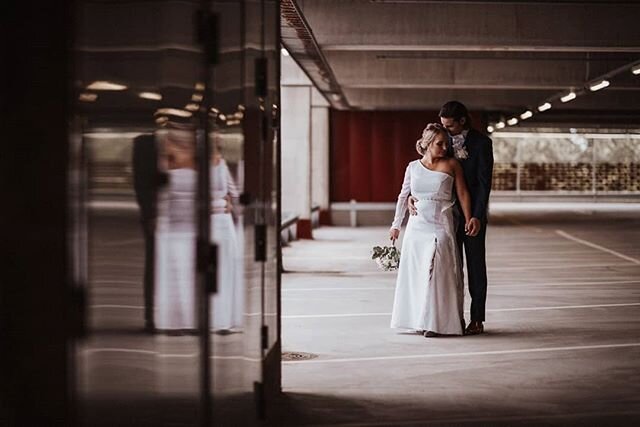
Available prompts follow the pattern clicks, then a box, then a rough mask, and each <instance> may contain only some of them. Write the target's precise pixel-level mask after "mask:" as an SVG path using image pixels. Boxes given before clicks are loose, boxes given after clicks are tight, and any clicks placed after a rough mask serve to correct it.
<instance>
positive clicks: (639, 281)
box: [282, 280, 640, 292]
mask: <svg viewBox="0 0 640 427" xmlns="http://www.w3.org/2000/svg"><path fill="white" fill-rule="evenodd" d="M633 283H640V280H618V281H603V282H546V283H511V284H495V285H493V284H489V289H493V288H522V287H524V286H581V285H626V284H633ZM393 290H395V286H386V287H383V286H378V287H369V288H365V287H361V288H358V287H347V286H345V287H341V288H294V287H291V288H283V289H282V292H310V291H393Z"/></svg>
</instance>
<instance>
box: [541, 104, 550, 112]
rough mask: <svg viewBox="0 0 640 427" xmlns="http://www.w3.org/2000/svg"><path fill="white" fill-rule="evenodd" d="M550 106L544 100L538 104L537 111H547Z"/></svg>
mask: <svg viewBox="0 0 640 427" xmlns="http://www.w3.org/2000/svg"><path fill="white" fill-rule="evenodd" d="M550 108H551V104H550V103H548V102H545V103H544V104H542V105H539V106H538V111H547V110H548V109H550Z"/></svg>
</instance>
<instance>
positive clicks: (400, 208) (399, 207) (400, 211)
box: [391, 163, 411, 230]
mask: <svg viewBox="0 0 640 427" xmlns="http://www.w3.org/2000/svg"><path fill="white" fill-rule="evenodd" d="M410 193H411V163H409V164H408V165H407V169H406V170H405V172H404V181H402V189H401V190H400V194H398V202H397V203H396V213H395V216H394V218H393V223H392V224H391V228H397V229H398V230H400V226H401V225H402V220H403V219H404V216H405V214H406V213H407V199H408V198H409V194H410Z"/></svg>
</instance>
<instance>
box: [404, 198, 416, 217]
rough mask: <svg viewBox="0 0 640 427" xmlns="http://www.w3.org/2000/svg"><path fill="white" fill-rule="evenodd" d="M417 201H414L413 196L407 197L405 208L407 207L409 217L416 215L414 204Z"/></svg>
mask: <svg viewBox="0 0 640 427" xmlns="http://www.w3.org/2000/svg"><path fill="white" fill-rule="evenodd" d="M417 201H418V199H416V198H415V197H413V196H409V200H408V202H407V206H408V207H409V214H410V215H417V214H418V209H416V202H417Z"/></svg>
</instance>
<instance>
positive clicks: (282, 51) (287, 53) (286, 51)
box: [280, 48, 289, 56]
mask: <svg viewBox="0 0 640 427" xmlns="http://www.w3.org/2000/svg"><path fill="white" fill-rule="evenodd" d="M280 53H282V56H289V51H288V50H287V49H285V48H282V49H280Z"/></svg>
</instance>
